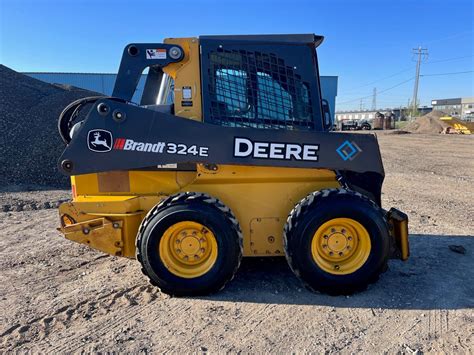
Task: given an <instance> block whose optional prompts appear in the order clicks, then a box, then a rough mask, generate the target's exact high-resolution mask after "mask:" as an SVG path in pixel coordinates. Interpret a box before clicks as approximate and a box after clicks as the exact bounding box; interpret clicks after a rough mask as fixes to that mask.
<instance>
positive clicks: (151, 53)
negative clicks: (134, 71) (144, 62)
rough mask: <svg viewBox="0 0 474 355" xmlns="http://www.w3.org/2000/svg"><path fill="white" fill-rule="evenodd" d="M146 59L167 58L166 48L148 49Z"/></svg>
mask: <svg viewBox="0 0 474 355" xmlns="http://www.w3.org/2000/svg"><path fill="white" fill-rule="evenodd" d="M146 59H166V49H164V48H158V49H147V50H146Z"/></svg>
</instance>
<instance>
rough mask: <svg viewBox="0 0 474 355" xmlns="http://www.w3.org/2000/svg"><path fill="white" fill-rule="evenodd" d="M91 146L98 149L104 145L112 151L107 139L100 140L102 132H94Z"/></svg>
mask: <svg viewBox="0 0 474 355" xmlns="http://www.w3.org/2000/svg"><path fill="white" fill-rule="evenodd" d="M91 144H92V145H93V146H94V147H97V146H98V145H102V146H104V147H106V148H107V149H110V147H109V146H108V145H107V141H106V140H105V139H100V132H94V140H93V141H92V142H91Z"/></svg>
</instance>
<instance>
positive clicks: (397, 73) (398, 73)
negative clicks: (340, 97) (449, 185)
mask: <svg viewBox="0 0 474 355" xmlns="http://www.w3.org/2000/svg"><path fill="white" fill-rule="evenodd" d="M412 69H413V67H410V68H407V69H404V70H402V71H399V72H396V73H394V74H391V75H389V76H385V77H383V78H380V79H377V80H374V81H371V82H370V83H367V84H364V85H360V86H356V87H353V88H351V89H348V90H347V91H343V92H342V93H341V94H344V93H345V92H346V93H347V92H350V91H351V90H355V89H359V88H363V87H366V86H369V85H372V84H375V83H378V82H379V81H383V80H386V79H390V78H393V77H394V76H397V75H400V74H403V73H406V72H407V71H410V70H412Z"/></svg>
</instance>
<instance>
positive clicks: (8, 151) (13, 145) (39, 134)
mask: <svg viewBox="0 0 474 355" xmlns="http://www.w3.org/2000/svg"><path fill="white" fill-rule="evenodd" d="M93 95H97V93H94V92H91V91H87V90H83V89H78V88H76V87H71V86H64V85H51V84H48V83H45V82H42V81H40V80H36V79H33V78H31V77H29V76H26V75H23V74H20V73H17V72H15V71H13V70H11V69H9V68H7V67H5V66H3V65H0V132H1V134H0V185H7V184H21V185H42V186H51V187H65V186H67V182H68V179H67V178H66V177H65V176H63V175H62V174H61V173H60V172H59V171H58V169H57V167H56V163H57V160H58V158H59V156H60V155H61V153H62V151H63V149H64V144H63V142H62V141H61V138H60V137H59V134H58V131H57V118H58V116H59V114H60V113H61V111H62V110H63V109H64V107H65V106H66V105H67V104H69V103H70V102H72V101H74V100H76V99H78V98H81V97H86V96H93Z"/></svg>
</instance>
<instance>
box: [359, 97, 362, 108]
mask: <svg viewBox="0 0 474 355" xmlns="http://www.w3.org/2000/svg"><path fill="white" fill-rule="evenodd" d="M359 111H362V99H360V105H359Z"/></svg>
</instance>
